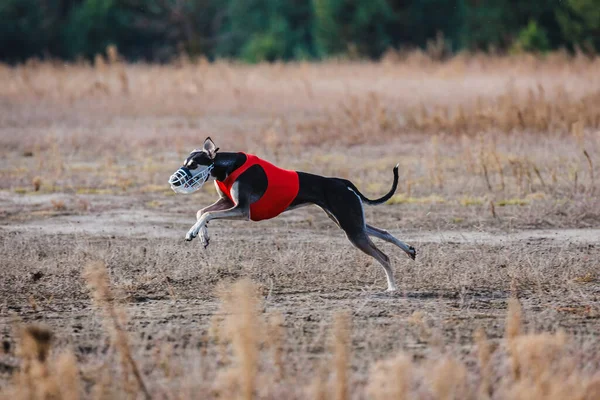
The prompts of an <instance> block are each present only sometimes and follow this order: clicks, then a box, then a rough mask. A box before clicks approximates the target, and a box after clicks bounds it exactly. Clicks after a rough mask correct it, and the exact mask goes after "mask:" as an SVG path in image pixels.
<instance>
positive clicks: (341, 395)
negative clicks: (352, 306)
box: [332, 313, 351, 400]
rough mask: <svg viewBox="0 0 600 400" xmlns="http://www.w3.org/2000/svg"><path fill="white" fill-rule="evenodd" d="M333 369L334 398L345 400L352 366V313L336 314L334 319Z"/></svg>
mask: <svg viewBox="0 0 600 400" xmlns="http://www.w3.org/2000/svg"><path fill="white" fill-rule="evenodd" d="M332 339H333V371H334V372H335V381H334V389H333V390H334V392H333V398H334V399H335V400H345V399H347V398H348V394H349V393H348V388H349V376H348V368H349V366H350V344H351V342H350V315H349V314H348V313H339V314H336V315H335V317H334V321H333V331H332Z"/></svg>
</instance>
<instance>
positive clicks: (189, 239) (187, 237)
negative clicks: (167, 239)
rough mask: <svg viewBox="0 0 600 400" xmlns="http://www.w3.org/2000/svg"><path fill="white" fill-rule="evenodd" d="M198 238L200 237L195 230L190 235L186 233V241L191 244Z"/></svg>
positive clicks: (191, 230) (190, 231)
mask: <svg viewBox="0 0 600 400" xmlns="http://www.w3.org/2000/svg"><path fill="white" fill-rule="evenodd" d="M196 236H198V233H197V232H195V231H194V229H190V230H189V231H188V233H186V235H185V240H186V241H188V242H190V241H192V240H193V239H194V238H195V237H196Z"/></svg>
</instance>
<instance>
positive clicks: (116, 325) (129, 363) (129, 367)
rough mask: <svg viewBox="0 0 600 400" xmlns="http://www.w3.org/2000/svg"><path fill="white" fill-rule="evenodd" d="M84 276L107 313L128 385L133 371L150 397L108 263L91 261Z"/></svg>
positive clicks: (93, 295) (113, 340)
mask: <svg viewBox="0 0 600 400" xmlns="http://www.w3.org/2000/svg"><path fill="white" fill-rule="evenodd" d="M84 276H85V279H86V282H87V284H88V287H89V289H90V291H91V295H92V299H93V300H94V303H95V305H96V307H98V308H100V309H101V310H102V311H103V313H104V315H105V323H106V324H107V327H108V329H109V332H110V334H111V339H112V344H113V346H114V348H115V350H116V351H117V352H118V353H119V355H120V356H121V366H122V371H121V372H122V374H123V380H124V383H125V384H126V387H127V386H129V385H128V382H129V379H128V377H129V372H131V373H133V376H134V378H135V380H136V382H137V385H138V387H139V389H141V390H142V393H143V395H144V397H145V398H146V399H150V398H151V396H150V392H149V391H148V389H147V386H146V384H145V382H144V379H143V377H142V374H141V373H140V370H139V367H138V365H137V362H136V361H135V359H134V358H133V354H132V353H131V347H130V345H129V338H128V335H127V332H126V331H125V329H124V328H123V325H124V324H123V322H124V319H125V315H124V313H123V312H122V310H120V309H119V308H118V307H117V306H116V304H115V303H116V300H115V297H114V295H113V293H112V290H111V287H110V279H109V277H108V270H107V268H106V265H105V264H104V263H103V262H93V263H90V264H88V265H87V267H86V269H85V274H84ZM128 389H129V390H130V391H134V390H135V389H134V388H132V387H129V388H128Z"/></svg>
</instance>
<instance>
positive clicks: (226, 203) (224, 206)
mask: <svg viewBox="0 0 600 400" xmlns="http://www.w3.org/2000/svg"><path fill="white" fill-rule="evenodd" d="M234 206H235V204H234V203H233V202H232V201H231V200H229V199H228V198H227V197H221V198H219V200H217V201H215V202H214V203H213V204H211V205H210V206H207V207H204V208H203V209H201V210H199V211H198V212H197V213H196V223H198V221H199V220H200V218H201V217H202V215H203V214H204V213H207V212H209V211H220V210H228V209H230V208H233V207H234ZM195 226H196V225H195V224H194V226H192V228H191V229H190V230H189V231H188V232H187V234H186V235H185V240H187V241H190V240H192V239H194V238H195V237H196V236H198V231H197V230H194V227H195ZM194 232H195V233H194Z"/></svg>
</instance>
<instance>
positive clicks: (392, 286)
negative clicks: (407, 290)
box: [386, 285, 398, 292]
mask: <svg viewBox="0 0 600 400" xmlns="http://www.w3.org/2000/svg"><path fill="white" fill-rule="evenodd" d="M396 290H398V288H397V287H396V285H391V286H388V288H387V290H386V292H395V291H396Z"/></svg>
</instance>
